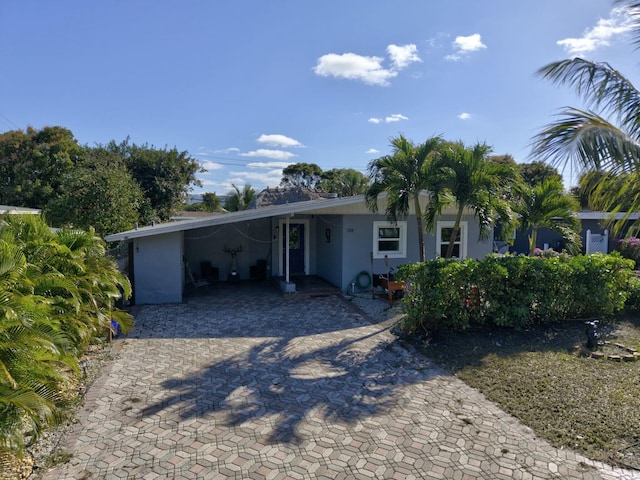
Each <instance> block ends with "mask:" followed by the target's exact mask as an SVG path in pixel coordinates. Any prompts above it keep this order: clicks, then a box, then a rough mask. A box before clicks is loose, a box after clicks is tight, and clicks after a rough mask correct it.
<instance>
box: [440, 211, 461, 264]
mask: <svg viewBox="0 0 640 480" xmlns="http://www.w3.org/2000/svg"><path fill="white" fill-rule="evenodd" d="M468 223H469V222H467V221H466V220H465V221H462V222H460V255H461V256H462V258H460V259H459V260H464V259H465V258H467V244H468V241H467V231H468ZM455 224H456V222H452V221H443V222H438V223H437V224H436V257H440V252H441V251H442V229H443V228H453V226H454V225H455ZM445 245H449V242H447V243H446V244H445ZM453 258H458V257H453Z"/></svg>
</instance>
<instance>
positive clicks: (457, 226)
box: [445, 205, 464, 258]
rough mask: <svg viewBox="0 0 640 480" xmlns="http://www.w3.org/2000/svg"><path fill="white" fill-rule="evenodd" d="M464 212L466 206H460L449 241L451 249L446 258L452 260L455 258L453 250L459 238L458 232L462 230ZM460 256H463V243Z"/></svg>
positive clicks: (448, 249) (448, 250)
mask: <svg viewBox="0 0 640 480" xmlns="http://www.w3.org/2000/svg"><path fill="white" fill-rule="evenodd" d="M463 210H464V206H463V205H460V206H459V207H458V214H457V215H456V221H455V223H454V224H453V230H452V232H451V238H450V239H449V248H447V255H446V257H445V258H451V257H452V256H453V248H454V247H455V243H456V237H457V236H458V231H459V230H460V222H461V221H462V212H463ZM460 240H462V239H460ZM460 256H462V241H461V242H460Z"/></svg>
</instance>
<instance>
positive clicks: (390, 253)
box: [373, 222, 407, 258]
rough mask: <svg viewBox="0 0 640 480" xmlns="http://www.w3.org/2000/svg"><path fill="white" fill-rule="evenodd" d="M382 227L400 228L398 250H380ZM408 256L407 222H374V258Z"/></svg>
mask: <svg viewBox="0 0 640 480" xmlns="http://www.w3.org/2000/svg"><path fill="white" fill-rule="evenodd" d="M381 228H397V229H398V234H399V237H398V246H399V248H398V250H380V240H381V239H380V238H379V231H380V229H381ZM385 256H386V257H389V258H407V222H396V223H393V222H373V258H384V257H385Z"/></svg>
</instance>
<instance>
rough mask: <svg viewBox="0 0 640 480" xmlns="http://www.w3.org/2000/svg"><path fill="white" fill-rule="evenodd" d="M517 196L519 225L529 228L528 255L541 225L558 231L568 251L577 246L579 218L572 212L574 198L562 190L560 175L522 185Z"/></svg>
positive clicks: (578, 241)
mask: <svg viewBox="0 0 640 480" xmlns="http://www.w3.org/2000/svg"><path fill="white" fill-rule="evenodd" d="M521 200H522V202H521V209H520V226H521V227H522V228H524V229H525V230H527V229H531V234H530V235H529V255H531V256H533V254H534V250H535V248H536V240H537V235H538V229H539V228H541V227H546V228H548V229H550V230H552V231H554V232H557V233H559V234H560V235H562V237H563V238H564V239H565V240H566V242H567V247H568V250H569V251H575V250H576V249H578V248H579V247H580V243H581V238H580V220H578V218H577V217H576V216H575V212H576V210H577V209H578V201H577V200H576V199H575V198H574V197H573V196H571V195H568V194H566V193H565V192H564V187H563V185H562V180H561V179H558V178H556V177H550V178H546V179H544V180H542V182H540V183H539V184H537V185H534V186H533V187H528V188H525V189H524V191H523V193H522V194H521Z"/></svg>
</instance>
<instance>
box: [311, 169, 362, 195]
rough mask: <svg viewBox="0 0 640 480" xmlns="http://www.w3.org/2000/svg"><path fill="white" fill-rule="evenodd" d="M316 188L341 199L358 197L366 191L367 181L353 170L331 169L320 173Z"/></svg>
mask: <svg viewBox="0 0 640 480" xmlns="http://www.w3.org/2000/svg"><path fill="white" fill-rule="evenodd" d="M320 177H321V178H320V182H319V183H318V188H320V189H321V190H324V191H325V192H330V193H337V194H338V195H340V196H341V197H351V196H353V195H360V194H363V193H365V192H366V191H367V188H368V186H369V179H368V178H367V177H366V176H365V175H363V174H362V173H360V172H359V171H357V170H354V169H353V168H333V169H331V170H327V171H325V172H322V174H321V176H320Z"/></svg>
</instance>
